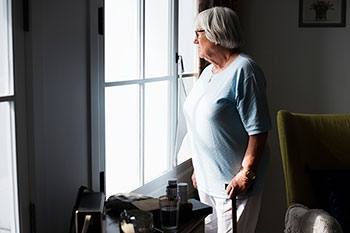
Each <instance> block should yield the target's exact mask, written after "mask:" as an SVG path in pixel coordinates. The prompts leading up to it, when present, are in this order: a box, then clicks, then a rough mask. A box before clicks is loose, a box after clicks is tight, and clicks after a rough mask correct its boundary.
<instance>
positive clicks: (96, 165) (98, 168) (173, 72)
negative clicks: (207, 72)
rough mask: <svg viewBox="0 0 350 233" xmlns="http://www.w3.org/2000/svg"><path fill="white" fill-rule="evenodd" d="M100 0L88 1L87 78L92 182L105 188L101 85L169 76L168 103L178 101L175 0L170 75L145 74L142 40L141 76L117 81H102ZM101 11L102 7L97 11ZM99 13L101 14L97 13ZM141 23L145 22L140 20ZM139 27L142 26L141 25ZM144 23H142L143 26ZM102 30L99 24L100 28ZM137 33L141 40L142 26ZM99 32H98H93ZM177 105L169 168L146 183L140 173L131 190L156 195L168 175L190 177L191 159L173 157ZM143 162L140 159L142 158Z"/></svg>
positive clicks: (172, 2)
mask: <svg viewBox="0 0 350 233" xmlns="http://www.w3.org/2000/svg"><path fill="white" fill-rule="evenodd" d="M144 1H145V0H139V2H141V4H140V7H139V9H140V11H141V12H140V15H141V17H143V21H144V16H145V6H144V4H143V3H144ZM103 7H104V1H103V0H91V1H90V64H91V66H90V80H91V83H90V85H91V96H90V98H91V99H90V100H91V186H92V188H93V189H94V190H96V191H105V183H104V171H105V129H104V127H105V122H104V113H105V108H104V102H105V100H104V89H105V87H111V86H120V85H129V84H140V83H144V84H146V83H151V82H157V81H165V80H168V81H169V82H171V84H170V85H171V87H172V89H171V90H170V95H171V96H170V100H171V103H170V106H177V105H178V98H177V93H178V64H177V59H178V8H179V3H178V0H169V8H171V9H173V10H171V9H169V13H170V15H169V17H170V18H169V24H170V25H171V26H170V27H169V38H170V40H171V43H170V46H169V56H170V58H169V59H170V61H169V64H171V65H170V66H169V76H165V77H155V78H145V79H144V77H145V74H144V68H143V67H144V61H145V59H144V50H145V46H144V44H143V45H141V56H142V57H141V61H142V63H141V70H142V69H143V74H142V75H141V77H140V79H137V80H128V81H117V82H108V83H105V82H104V51H103V50H104V36H103V35H99V33H98V32H99V21H98V19H99V12H98V9H99V8H101V9H103ZM100 13H101V11H100ZM100 17H101V15H100ZM143 25H144V24H143ZM140 27H141V26H140ZM143 27H144V26H143ZM100 30H101V28H100ZM139 31H140V32H141V34H140V37H141V41H143V43H144V40H143V38H144V36H145V30H144V28H141V30H139ZM96 35H98V36H96ZM193 75H194V74H185V75H184V77H190V76H193ZM177 110H178V109H177V107H173V108H170V114H169V116H170V118H171V119H170V122H171V128H170V137H169V140H170V143H169V145H170V151H169V153H168V155H169V157H168V169H169V170H168V171H167V172H165V173H164V174H163V175H162V176H160V177H158V178H156V179H154V180H152V181H151V182H148V183H147V184H145V180H144V175H142V177H141V186H140V187H138V188H137V189H135V190H133V192H138V193H143V194H147V195H151V196H157V195H160V194H163V193H164V190H163V189H164V187H165V184H166V182H167V179H169V178H171V177H177V178H178V179H179V180H185V181H187V182H191V181H190V174H192V171H193V168H192V161H191V159H189V160H187V161H185V162H184V163H182V164H179V165H177V156H175V157H174V149H175V148H174V147H175V136H176V135H175V133H176V122H177V115H178V112H177ZM142 164H143V161H142ZM143 173H144V172H143V168H141V174H143Z"/></svg>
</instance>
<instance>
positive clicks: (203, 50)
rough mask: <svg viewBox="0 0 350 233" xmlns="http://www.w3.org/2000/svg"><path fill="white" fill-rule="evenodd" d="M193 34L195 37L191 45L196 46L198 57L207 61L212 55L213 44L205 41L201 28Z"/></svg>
mask: <svg viewBox="0 0 350 233" xmlns="http://www.w3.org/2000/svg"><path fill="white" fill-rule="evenodd" d="M195 33H196V37H195V38H194V41H193V43H194V44H197V45H198V56H199V57H200V58H204V59H206V60H207V58H210V57H211V54H213V53H214V51H213V50H214V47H215V44H214V43H213V42H211V41H210V40H208V39H207V37H206V36H205V31H204V30H203V29H202V28H196V30H195ZM209 60H210V59H209Z"/></svg>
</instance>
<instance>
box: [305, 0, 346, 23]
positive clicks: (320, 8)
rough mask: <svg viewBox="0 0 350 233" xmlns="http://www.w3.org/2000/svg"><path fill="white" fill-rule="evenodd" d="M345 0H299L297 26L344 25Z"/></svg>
mask: <svg viewBox="0 0 350 233" xmlns="http://www.w3.org/2000/svg"><path fill="white" fill-rule="evenodd" d="M345 13H346V0H299V27H345Z"/></svg>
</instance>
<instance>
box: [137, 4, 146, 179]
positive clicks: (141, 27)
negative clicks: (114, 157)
mask: <svg viewBox="0 0 350 233" xmlns="http://www.w3.org/2000/svg"><path fill="white" fill-rule="evenodd" d="M138 6H139V7H138V10H139V14H138V15H139V20H138V23H139V25H138V27H139V28H138V32H139V63H140V65H139V67H140V69H139V76H140V78H141V79H142V80H144V79H145V0H139V2H138ZM139 87H140V160H139V161H140V183H141V185H144V184H145V84H144V83H141V84H140V86H139Z"/></svg>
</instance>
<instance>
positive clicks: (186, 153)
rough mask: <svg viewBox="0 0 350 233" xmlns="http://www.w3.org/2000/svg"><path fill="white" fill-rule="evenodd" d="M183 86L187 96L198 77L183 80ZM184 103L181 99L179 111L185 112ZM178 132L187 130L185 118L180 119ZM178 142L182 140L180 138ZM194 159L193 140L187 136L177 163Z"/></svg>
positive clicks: (183, 141) (183, 140)
mask: <svg viewBox="0 0 350 233" xmlns="http://www.w3.org/2000/svg"><path fill="white" fill-rule="evenodd" d="M182 80H183V85H184V88H185V90H186V93H187V95H188V94H189V93H190V92H191V90H192V87H193V86H194V84H195V82H196V81H197V77H195V76H192V77H188V78H183V79H182ZM180 85H182V83H181V80H179V86H180ZM181 90H182V88H179V91H181ZM179 95H181V96H180V98H184V97H183V96H184V95H183V93H179ZM183 102H184V100H182V99H180V100H179V104H182V106H179V111H182V110H183ZM178 124H179V125H178V130H182V129H183V128H186V122H185V120H184V119H183V118H181V117H179V119H178ZM177 140H181V139H180V138H178V139H177ZM190 158H192V148H191V140H190V138H189V137H188V135H185V137H184V138H183V139H182V144H181V147H180V150H179V152H178V153H177V163H178V164H181V163H183V162H185V161H186V160H188V159H190Z"/></svg>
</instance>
